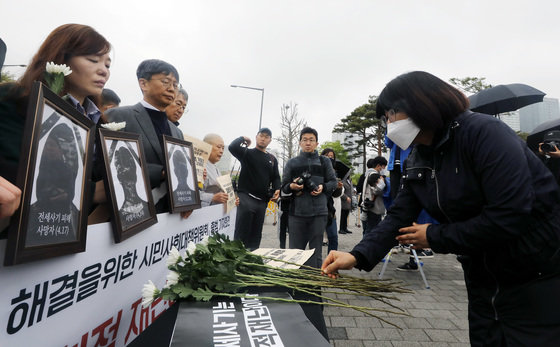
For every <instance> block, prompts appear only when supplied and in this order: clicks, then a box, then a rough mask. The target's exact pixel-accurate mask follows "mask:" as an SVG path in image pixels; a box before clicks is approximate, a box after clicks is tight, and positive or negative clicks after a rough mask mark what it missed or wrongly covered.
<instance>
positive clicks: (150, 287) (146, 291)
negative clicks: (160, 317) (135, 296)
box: [142, 280, 158, 308]
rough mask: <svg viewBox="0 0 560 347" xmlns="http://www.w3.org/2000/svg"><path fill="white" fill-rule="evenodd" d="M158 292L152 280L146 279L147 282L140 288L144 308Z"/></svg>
mask: <svg viewBox="0 0 560 347" xmlns="http://www.w3.org/2000/svg"><path fill="white" fill-rule="evenodd" d="M157 293H158V289H157V287H156V285H155V284H154V282H152V281H151V280H148V283H146V284H144V287H143V288H142V307H144V308H146V307H148V306H150V304H151V303H152V302H153V301H154V297H155V296H156V294H157Z"/></svg>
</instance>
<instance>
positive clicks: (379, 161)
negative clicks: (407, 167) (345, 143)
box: [368, 156, 387, 168]
mask: <svg viewBox="0 0 560 347" xmlns="http://www.w3.org/2000/svg"><path fill="white" fill-rule="evenodd" d="M370 160H371V165H372V166H371V167H372V168H374V167H376V166H377V165H381V166H386V165H387V159H385V158H384V157H382V156H379V157H375V158H373V159H370ZM368 164H369V160H368ZM368 167H369V165H368Z"/></svg>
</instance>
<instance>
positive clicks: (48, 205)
mask: <svg viewBox="0 0 560 347" xmlns="http://www.w3.org/2000/svg"><path fill="white" fill-rule="evenodd" d="M110 51H111V44H110V43H109V42H108V41H107V40H106V39H105V38H104V37H103V36H102V35H101V34H99V33H98V32H97V31H95V30H94V29H93V28H92V27H90V26H87V25H81V24H64V25H61V26H59V27H58V28H56V29H54V30H53V31H52V32H51V33H50V34H49V35H48V36H47V38H46V39H45V41H44V42H43V43H42V45H41V46H40V48H39V50H38V51H37V53H36V54H35V55H34V56H33V58H32V59H31V62H30V63H29V65H28V67H27V69H26V71H25V73H24V74H23V76H22V77H21V78H20V79H19V80H18V81H17V82H10V83H3V84H0V176H2V177H4V178H6V179H7V180H8V181H10V182H12V183H16V176H18V166H19V164H20V153H22V152H21V150H22V148H23V149H26V148H29V147H30V146H31V147H32V148H35V147H34V146H37V150H36V151H37V154H36V155H37V161H36V163H35V171H36V172H35V175H34V177H33V175H30V177H26V180H25V184H23V186H26V185H28V183H32V182H33V185H34V186H33V189H32V193H31V195H30V196H31V198H30V201H28V202H27V203H29V204H31V209H30V210H31V211H30V212H29V214H30V215H29V226H28V230H27V233H28V237H27V240H26V246H35V245H49V244H51V243H54V244H56V243H65V242H71V241H78V240H76V237H78V236H76V233H75V232H73V231H74V229H75V226H74V225H73V224H72V223H70V222H68V223H67V224H69V225H68V226H67V228H66V229H68V230H67V231H68V232H62V233H61V232H57V231H56V230H55V231H54V232H53V230H50V229H52V228H51V227H52V224H53V217H52V216H53V215H54V216H55V217H54V218H55V219H56V220H57V223H59V222H60V220H61V219H63V218H66V219H72V221H73V222H75V219H74V218H72V217H71V216H74V215H75V214H76V213H77V212H80V213H87V212H88V211H76V210H80V208H82V209H85V208H86V207H87V206H88V205H89V204H80V202H79V200H80V198H81V194H82V191H83V186H82V185H83V184H89V183H86V182H88V181H89V179H87V180H83V179H80V175H81V176H82V177H83V175H84V174H86V173H88V174H89V171H90V170H88V171H86V170H85V166H84V163H85V160H84V158H85V156H86V154H87V149H88V146H89V141H86V137H87V136H88V135H89V133H90V132H89V131H86V130H84V128H80V127H79V126H77V125H78V123H79V122H78V123H75V122H74V123H73V121H72V119H71V118H66V117H64V116H62V115H64V113H65V112H63V111H62V109H64V108H68V107H69V106H70V110H72V109H75V110H77V111H78V113H79V114H81V115H83V116H84V117H85V118H84V117H82V119H84V120H85V121H87V122H89V124H98V123H100V122H103V121H102V120H101V118H102V114H101V111H100V110H99V108H98V105H100V102H101V92H102V91H103V87H104V86H105V84H106V83H107V81H108V79H109V76H110V66H111V58H110V55H109V53H110ZM47 63H51V64H56V65H60V66H61V67H60V69H61V70H60V71H61V72H63V75H60V77H62V76H63V83H61V84H58V86H56V85H55V84H54V83H52V81H51V80H50V77H52V76H54V75H53V73H52V72H51V73H50V74H49V72H47ZM62 64H64V65H67V66H68V67H69V70H71V71H69V70H68V69H62V68H63V67H64V66H62ZM55 74H56V71H55ZM36 81H40V82H42V83H43V84H44V85H48V86H49V87H50V88H51V90H52V92H54V93H55V94H56V95H58V96H59V97H61V98H62V99H63V100H65V102H64V101H61V102H62V103H63V104H68V105H56V103H55V104H52V103H50V104H49V103H45V104H44V109H43V110H42V112H43V115H42V120H41V121H40V122H39V123H38V124H39V125H38V132H37V135H36V136H37V137H36V138H35V137H33V140H30V139H29V138H28V137H25V136H24V133H25V129H26V128H27V127H29V125H26V120H27V118H29V117H31V116H32V113H30V112H29V106H30V104H31V103H32V102H35V98H36V95H34V94H33V93H34V92H33V91H34V90H36V89H34V88H37V87H36V85H35V82H36ZM61 82H62V81H61ZM34 85H35V87H34ZM43 88H44V87H43ZM46 92H47V91H45V97H47V94H50V95H53V93H50V91H49V93H46ZM53 97H55V98H56V96H53ZM40 98H41V99H42V98H43V92H41V93H40ZM51 106H52V107H51ZM56 106H61V107H62V108H60V107H56ZM61 112H62V113H61ZM30 115H31V116H30ZM86 118H87V119H86ZM90 129H91V128H90ZM23 139H25V140H23ZM34 141H36V142H34ZM30 142H31V143H30ZM95 147H96V149H97V148H98V147H99V146H95ZM91 148H93V146H91ZM96 151H97V150H96ZM97 157H98V155H97V154H94V158H95V159H94V165H93V169H92V170H91V172H92V173H91V176H92V181H93V182H96V183H95V186H93V185H92V186H91V187H90V188H89V189H88V191H91V192H92V193H91V196H92V197H93V202H94V203H99V202H103V201H105V200H106V196H105V190H104V186H103V181H102V174H103V170H102V169H103V167H102V165H101V164H102V160H97ZM99 157H100V158H101V156H100V155H99ZM27 159H28V158H23V157H22V158H21V161H23V160H27ZM98 164H99V165H98ZM68 175H70V176H72V177H66V176H68ZM88 178H89V176H88ZM19 185H22V183H21V181H20V183H19ZM21 188H23V187H21ZM80 188H82V189H80ZM22 190H23V189H22ZM22 201H23V199H22ZM39 206H42V207H44V208H39V209H38V211H37V218H35V217H34V216H33V213H34V212H33V211H34V209H37V207H39ZM63 206H66V207H63ZM55 207H56V208H57V210H56V211H55V210H53V211H51V209H53V208H55ZM39 210H40V211H39ZM44 221H48V222H50V224H51V225H50V226H49V225H47V224H45V222H44ZM35 224H38V225H37V228H36V229H37V230H42V231H41V232H37V233H35V234H36V235H32V234H33V232H32V231H30V230H29V228H34V225H35ZM39 224H41V225H39ZM55 227H58V228H60V225H58V226H55ZM45 229H48V230H49V231H48V232H47V233H45V232H44V231H45ZM2 234H3V233H2ZM44 235H47V237H42V236H44ZM53 235H54V236H56V235H58V236H60V235H65V237H58V236H56V237H53ZM38 236H40V237H38ZM37 237H38V238H37ZM10 238H11V237H10ZM55 239H56V240H55Z"/></svg>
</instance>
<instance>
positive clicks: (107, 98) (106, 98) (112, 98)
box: [101, 88, 121, 106]
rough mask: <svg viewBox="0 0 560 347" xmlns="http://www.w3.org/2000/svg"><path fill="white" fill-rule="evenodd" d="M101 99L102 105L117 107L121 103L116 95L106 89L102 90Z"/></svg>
mask: <svg viewBox="0 0 560 347" xmlns="http://www.w3.org/2000/svg"><path fill="white" fill-rule="evenodd" d="M101 99H102V100H101V104H102V105H107V104H115V105H117V106H119V104H120V103H121V98H119V96H118V95H117V93H115V92H114V91H113V90H112V89H108V88H105V89H103V91H102V92H101Z"/></svg>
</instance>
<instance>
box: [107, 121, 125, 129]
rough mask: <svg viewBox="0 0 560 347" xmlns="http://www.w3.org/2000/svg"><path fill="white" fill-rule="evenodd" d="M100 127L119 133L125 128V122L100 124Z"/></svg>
mask: <svg viewBox="0 0 560 347" xmlns="http://www.w3.org/2000/svg"><path fill="white" fill-rule="evenodd" d="M101 126H102V127H104V128H105V129H109V130H113V131H119V130H121V129H124V127H125V126H126V122H120V123H115V122H112V123H107V124H101Z"/></svg>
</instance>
